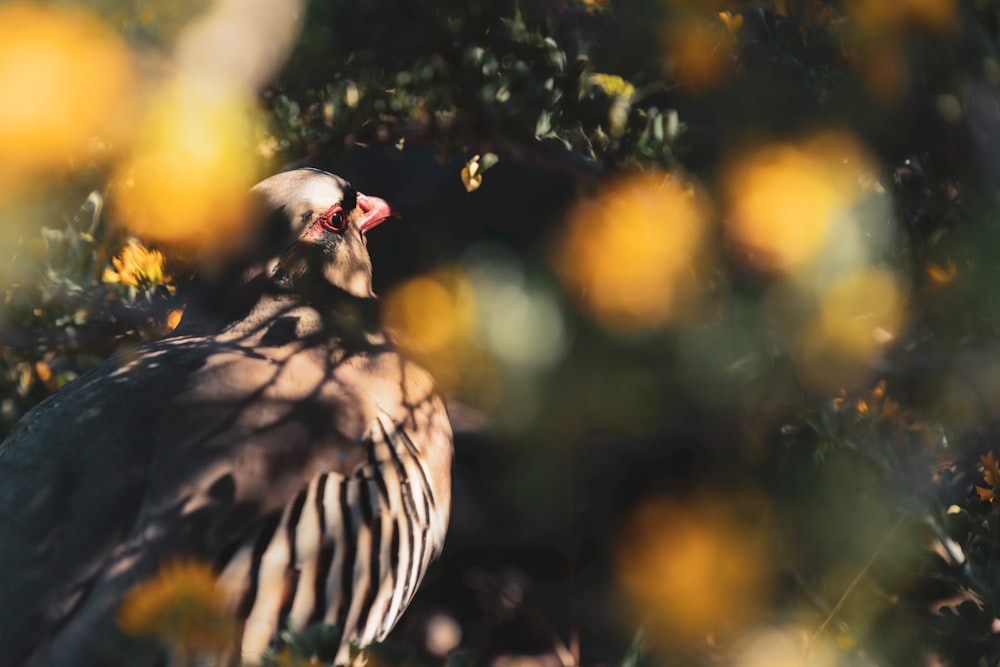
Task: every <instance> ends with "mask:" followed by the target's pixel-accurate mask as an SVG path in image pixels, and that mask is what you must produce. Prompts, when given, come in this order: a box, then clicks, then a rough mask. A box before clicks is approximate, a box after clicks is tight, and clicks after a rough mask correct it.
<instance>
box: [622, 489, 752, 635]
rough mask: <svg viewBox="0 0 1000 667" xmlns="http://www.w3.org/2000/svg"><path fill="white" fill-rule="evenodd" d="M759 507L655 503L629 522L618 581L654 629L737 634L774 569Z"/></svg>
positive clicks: (731, 502)
mask: <svg viewBox="0 0 1000 667" xmlns="http://www.w3.org/2000/svg"><path fill="white" fill-rule="evenodd" d="M757 505H758V503H755V502H754V501H753V500H752V499H733V498H729V499H727V501H726V503H725V504H723V503H721V502H719V501H716V500H713V499H707V498H700V499H698V500H696V501H690V502H689V504H684V505H682V504H678V503H673V502H665V501H654V502H650V503H648V504H646V505H643V506H642V507H640V508H639V510H638V511H636V512H635V513H634V514H633V515H632V516H631V517H629V518H628V520H627V521H626V522H625V528H624V530H623V531H622V537H621V539H620V540H619V542H618V544H617V546H616V552H615V555H616V563H615V564H616V570H617V575H618V581H619V583H620V584H621V586H622V589H623V590H624V592H625V594H626V595H627V596H628V598H629V601H630V602H631V603H632V605H633V606H634V608H635V610H636V611H637V612H638V613H639V615H640V617H643V618H648V619H649V623H650V627H649V629H650V630H651V631H654V632H655V633H656V635H659V636H665V637H673V638H677V639H682V640H685V641H698V640H700V639H701V638H702V637H703V636H704V635H706V634H709V633H718V632H731V631H734V630H739V629H740V627H741V626H742V625H743V624H745V623H746V622H747V621H748V620H749V619H750V618H751V616H752V614H753V613H754V611H756V610H757V609H759V608H760V606H761V605H762V604H763V603H764V600H765V598H766V595H767V588H768V583H769V581H770V570H769V567H768V561H767V554H766V545H765V540H764V536H763V535H762V534H761V517H760V516H759V514H760V512H755V511H753V510H756V509H759V508H758V507H756V506H757ZM755 513H756V514H758V516H754V514H755ZM655 638H656V637H655V636H654V639H655Z"/></svg>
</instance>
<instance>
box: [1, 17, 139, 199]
mask: <svg viewBox="0 0 1000 667" xmlns="http://www.w3.org/2000/svg"><path fill="white" fill-rule="evenodd" d="M133 84H134V80H133V72H132V61H131V54H130V53H129V51H128V49H127V48H126V47H125V46H124V45H123V44H122V43H121V41H120V40H119V39H118V38H117V37H116V36H115V35H114V34H113V33H112V32H111V31H110V30H109V29H108V28H107V27H106V26H104V25H102V24H101V23H100V22H99V21H98V20H97V19H96V18H94V17H93V16H91V15H89V14H86V13H84V12H83V11H81V10H78V9H69V8H66V7H61V6H57V5H53V4H40V3H27V2H11V3H6V4H3V5H0V99H2V100H3V104H0V190H2V189H3V188H4V187H7V186H10V185H14V186H17V185H20V184H23V181H24V180H25V179H26V178H30V177H31V176H32V175H33V174H37V173H39V172H43V171H51V170H61V169H66V168H69V167H71V166H73V165H74V164H77V163H79V162H80V161H83V160H87V159H90V158H94V157H96V156H97V155H98V154H99V153H100V152H101V150H102V149H104V148H106V147H107V142H113V141H114V140H116V139H118V138H120V137H121V136H122V135H123V134H124V130H125V129H126V127H127V125H128V123H127V122H126V121H127V119H128V115H129V111H130V105H131V104H132V92H133Z"/></svg>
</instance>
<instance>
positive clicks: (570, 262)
mask: <svg viewBox="0 0 1000 667" xmlns="http://www.w3.org/2000/svg"><path fill="white" fill-rule="evenodd" d="M705 218H706V214H705V204H704V202H703V201H702V199H701V197H700V195H699V194H698V193H697V192H696V191H695V190H694V188H692V187H687V186H685V185H684V184H683V183H681V182H679V181H678V180H677V179H675V178H674V177H673V176H671V175H670V174H666V173H664V172H648V173H643V174H636V175H633V176H629V177H626V178H624V179H622V180H618V181H616V182H614V183H612V184H611V185H609V186H608V187H606V188H605V189H604V190H603V191H602V192H601V193H599V194H598V195H597V197H595V198H594V199H592V200H589V201H585V202H582V203H581V204H579V205H578V206H576V208H575V209H574V210H573V211H572V212H571V213H570V216H569V223H568V224H569V229H568V230H567V233H566V236H565V239H564V241H563V242H562V244H561V247H560V248H559V249H558V251H557V255H556V266H557V269H558V271H559V273H560V275H561V277H562V278H563V281H564V282H565V283H566V284H567V285H568V286H569V287H571V288H572V289H573V290H574V291H576V292H577V293H578V294H579V297H580V299H581V301H582V302H583V304H584V306H585V307H586V308H587V309H588V310H589V311H590V312H591V314H593V315H594V317H595V318H597V319H598V320H599V321H600V322H601V323H602V324H604V325H605V326H607V327H609V328H611V329H615V330H620V331H632V330H640V329H647V328H651V327H655V326H658V325H660V324H663V323H666V322H670V321H676V320H679V319H682V318H683V317H684V316H685V315H686V314H687V313H688V311H689V309H690V307H691V305H692V304H693V302H694V300H695V298H696V296H697V293H698V291H699V283H698V275H697V273H698V268H699V263H700V261H701V259H702V245H703V241H704V236H705V231H706V227H707V224H706V221H705Z"/></svg>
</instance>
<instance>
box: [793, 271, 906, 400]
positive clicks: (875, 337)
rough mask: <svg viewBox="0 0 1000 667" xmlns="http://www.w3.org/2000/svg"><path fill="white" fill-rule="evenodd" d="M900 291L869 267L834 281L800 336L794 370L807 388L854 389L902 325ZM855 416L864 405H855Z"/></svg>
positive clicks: (893, 280) (888, 277)
mask: <svg viewBox="0 0 1000 667" xmlns="http://www.w3.org/2000/svg"><path fill="white" fill-rule="evenodd" d="M903 304H904V293H903V288H902V286H901V284H900V282H899V280H898V279H897V278H896V276H895V275H894V274H893V273H892V272H891V271H889V270H887V269H881V268H875V267H867V268H862V269H860V270H857V271H854V272H852V273H849V274H847V275H846V276H844V277H842V278H840V279H838V280H836V281H835V282H834V283H833V284H832V285H831V286H830V287H829V288H828V289H827V290H826V291H825V293H824V294H823V296H822V297H821V302H820V307H819V312H818V313H817V315H816V316H815V317H814V318H813V319H812V320H811V321H810V322H809V323H808V324H807V325H806V326H805V327H803V329H802V331H801V332H800V333H799V341H798V345H797V349H796V350H795V354H794V360H795V363H796V367H797V368H798V370H799V371H800V373H801V374H802V376H803V379H805V380H806V381H807V383H809V384H810V385H811V386H813V387H814V388H817V389H824V390H832V389H834V388H836V387H841V386H847V387H850V386H853V385H855V384H856V383H857V382H859V381H860V380H862V379H863V378H864V376H865V375H866V374H867V373H868V371H869V369H870V367H871V363H872V362H873V361H874V360H875V359H876V358H877V357H878V355H880V354H881V353H882V352H883V351H884V350H885V349H886V348H887V347H888V346H889V345H890V344H891V343H893V342H894V341H895V340H896V339H897V338H898V337H899V335H900V334H901V333H902V331H903V328H904V326H905V324H906V314H905V308H904V305H903ZM857 408H858V410H859V412H863V411H864V410H866V409H867V404H865V405H861V404H858V405H857Z"/></svg>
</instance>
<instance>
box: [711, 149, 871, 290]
mask: <svg viewBox="0 0 1000 667" xmlns="http://www.w3.org/2000/svg"><path fill="white" fill-rule="evenodd" d="M872 170H873V161H872V160H871V158H870V157H869V155H868V152H867V150H866V149H865V148H864V147H863V146H861V145H860V144H859V143H858V141H857V140H856V139H854V138H853V136H851V135H850V134H847V133H843V132H828V133H822V134H819V135H817V136H816V137H813V138H812V139H810V140H808V141H806V142H803V143H801V144H798V145H796V144H775V145H769V146H765V147H763V148H761V149H758V150H756V151H752V152H750V153H747V154H744V155H741V156H738V157H737V158H736V159H733V160H731V161H730V163H729V165H728V166H727V167H726V168H725V169H724V171H723V176H722V190H723V196H724V198H725V201H726V213H727V215H726V233H727V236H728V238H729V240H730V242H731V243H732V244H733V245H734V246H735V247H736V248H737V249H738V251H739V252H740V253H741V257H742V258H743V259H744V260H745V261H746V262H748V263H749V264H751V265H752V266H753V267H754V268H757V269H760V270H764V271H771V272H781V273H785V272H793V271H796V270H798V269H800V268H801V267H802V266H803V265H804V264H806V263H807V262H809V261H810V260H812V259H814V258H816V257H817V256H818V255H819V254H820V253H821V251H822V250H823V249H824V246H825V245H827V244H831V243H833V241H834V239H833V238H831V237H833V235H834V233H835V232H836V231H837V230H836V229H835V226H833V224H832V223H834V222H835V221H836V220H837V218H838V216H840V215H841V214H843V213H844V212H845V211H846V210H847V209H849V208H850V207H851V206H853V205H854V204H856V203H857V201H858V200H859V198H860V196H861V194H862V191H861V188H860V187H859V181H860V179H861V177H862V176H864V175H867V174H868V173H870V172H871V171H872Z"/></svg>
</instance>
